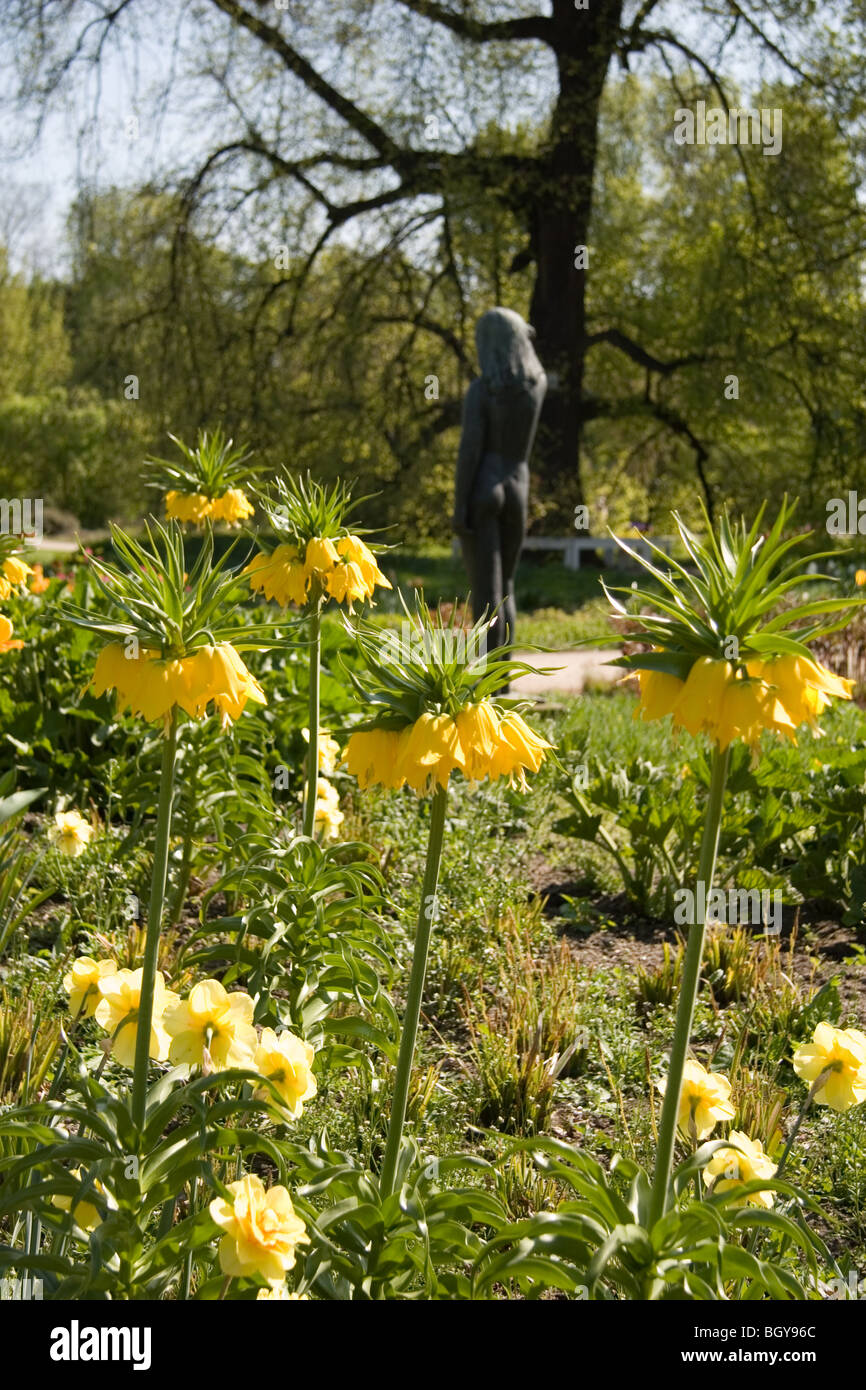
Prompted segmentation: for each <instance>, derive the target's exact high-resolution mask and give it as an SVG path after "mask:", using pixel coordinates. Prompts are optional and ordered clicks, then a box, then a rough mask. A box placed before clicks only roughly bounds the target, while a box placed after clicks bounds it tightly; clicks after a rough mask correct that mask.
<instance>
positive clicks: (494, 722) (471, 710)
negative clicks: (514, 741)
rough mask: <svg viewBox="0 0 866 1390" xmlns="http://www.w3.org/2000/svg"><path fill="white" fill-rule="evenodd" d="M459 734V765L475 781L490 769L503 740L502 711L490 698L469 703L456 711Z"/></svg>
mask: <svg viewBox="0 0 866 1390" xmlns="http://www.w3.org/2000/svg"><path fill="white" fill-rule="evenodd" d="M456 724H457V733H458V734H459V737H460V753H461V757H460V766H461V767H462V769H463V771H464V772H465V774H466V776H467V777H468V778H470V780H472V781H479V780H480V779H481V778H482V777H485V776H486V775H487V773H488V771H489V770H490V761H491V758H492V757H493V754H494V753H495V752H496V749H497V748H498V746H499V743H500V720H499V715H498V714H497V713H496V710H495V709H494V708H493V706H492V705H491V703H490V701H489V700H480V701H479V702H478V704H474V705H467V706H466V708H465V709H462V710H461V711H460V713H459V714H458V715H457V719H456Z"/></svg>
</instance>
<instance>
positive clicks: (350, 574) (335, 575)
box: [325, 560, 372, 612]
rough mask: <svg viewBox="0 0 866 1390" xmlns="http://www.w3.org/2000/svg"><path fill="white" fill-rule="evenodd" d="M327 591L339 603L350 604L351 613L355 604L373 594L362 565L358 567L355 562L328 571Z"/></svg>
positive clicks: (351, 561) (326, 576)
mask: <svg viewBox="0 0 866 1390" xmlns="http://www.w3.org/2000/svg"><path fill="white" fill-rule="evenodd" d="M325 591H326V593H328V594H329V595H330V597H331V598H334V599H336V600H337V602H338V603H345V604H348V607H349V611H350V612H351V611H352V605H353V604H355V603H360V602H361V601H362V600H363V599H365V598H368V597H369V596H370V595H371V594H372V589H370V587H369V586H368V584H367V581H366V579H365V578H364V573H363V571H362V569H361V567H360V565H356V564H355V563H354V561H353V560H349V561H347V562H346V563H344V564H337V565H335V566H334V568H333V569H332V570H329V571H328V573H327V574H326V575H325Z"/></svg>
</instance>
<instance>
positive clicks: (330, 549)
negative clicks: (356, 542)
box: [304, 536, 340, 579]
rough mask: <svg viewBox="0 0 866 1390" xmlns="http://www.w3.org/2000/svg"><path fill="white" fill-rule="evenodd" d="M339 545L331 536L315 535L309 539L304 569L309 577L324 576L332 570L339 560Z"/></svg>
mask: <svg viewBox="0 0 866 1390" xmlns="http://www.w3.org/2000/svg"><path fill="white" fill-rule="evenodd" d="M339 558H340V557H339V555H338V554H337V547H336V546H335V545H334V542H333V541H332V540H331V539H330V537H329V536H314V537H313V538H312V540H309V541H307V549H306V553H305V555H304V569H305V570H306V572H307V577H308V578H310V579H312V578H313V577H316V578H323V577H324V576H325V575H326V574H327V573H328V571H329V570H332V569H333V568H334V566H335V565H336V564H337V562H338V560H339Z"/></svg>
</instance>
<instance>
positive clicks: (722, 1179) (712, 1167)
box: [704, 1129, 776, 1207]
mask: <svg viewBox="0 0 866 1390" xmlns="http://www.w3.org/2000/svg"><path fill="white" fill-rule="evenodd" d="M729 1138H731V1139H733V1140H734V1141H735V1142H736V1144H737V1145H738V1147H737V1148H736V1149H716V1152H715V1153H714V1154H713V1156H712V1158H711V1159H710V1161H709V1163H708V1164H707V1166H706V1168H705V1169H704V1182H705V1183H707V1184H708V1185H709V1184H712V1188H713V1191H714V1192H727V1191H730V1190H731V1189H732V1188H737V1187H739V1186H740V1184H741V1183H744V1182H754V1181H756V1180H757V1179H758V1178H772V1177H773V1175H774V1173H775V1172H776V1164H775V1163H774V1162H773V1161H772V1159H771V1158H769V1157H768V1156H767V1154H765V1153H764V1146H763V1144H762V1143H761V1141H760V1139H750V1138H749V1136H748V1134H744V1133H743V1131H742V1130H739V1129H732V1130H731V1133H730V1136H729ZM743 1201H744V1202H745V1203H746V1204H747V1205H748V1206H753V1207H771V1206H772V1205H773V1193H772V1192H771V1191H766V1192H750V1193H749V1194H748V1195H747V1196H746V1197H744V1198H743ZM737 1205H740V1204H739V1203H738V1204H737Z"/></svg>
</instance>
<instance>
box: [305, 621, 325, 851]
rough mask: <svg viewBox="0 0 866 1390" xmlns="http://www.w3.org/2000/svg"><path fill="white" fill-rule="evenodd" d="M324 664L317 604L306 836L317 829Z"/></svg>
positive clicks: (313, 632)
mask: <svg viewBox="0 0 866 1390" xmlns="http://www.w3.org/2000/svg"><path fill="white" fill-rule="evenodd" d="M321 664H322V616H321V609H320V607H319V604H318V603H317V604H316V606H315V608H314V609H313V611H312V613H311V614H310V713H309V718H308V723H309V726H310V730H309V732H310V747H309V749H308V751H307V799H306V801H305V803H304V834H305V835H312V834H313V832H314V830H315V828H316V793H317V791H318V784H319V675H320V671H321Z"/></svg>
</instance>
